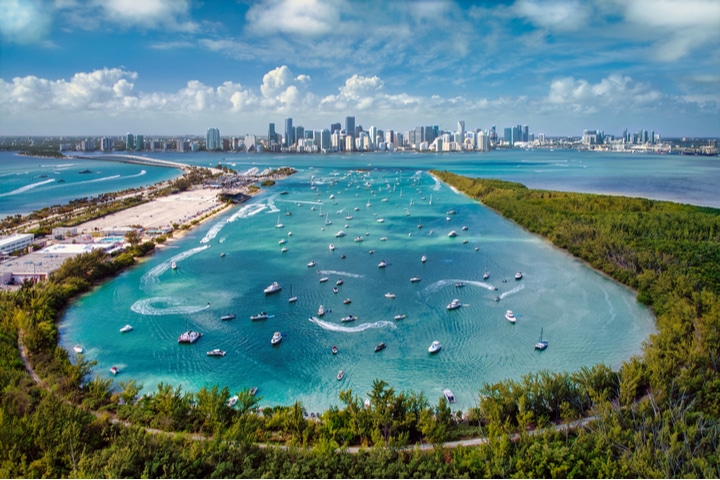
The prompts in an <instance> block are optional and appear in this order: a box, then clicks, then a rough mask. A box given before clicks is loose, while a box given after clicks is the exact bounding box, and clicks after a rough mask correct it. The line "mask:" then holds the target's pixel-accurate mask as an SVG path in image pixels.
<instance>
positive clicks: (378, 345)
mask: <svg viewBox="0 0 720 480" xmlns="http://www.w3.org/2000/svg"><path fill="white" fill-rule="evenodd" d="M385 347H387V345H385V342H380V343H378V344H377V345H375V351H376V352H379V351H380V350H384V349H385Z"/></svg>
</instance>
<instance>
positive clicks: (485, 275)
mask: <svg viewBox="0 0 720 480" xmlns="http://www.w3.org/2000/svg"><path fill="white" fill-rule="evenodd" d="M488 278H490V272H488V271H487V270H485V273H483V280H487V279H488Z"/></svg>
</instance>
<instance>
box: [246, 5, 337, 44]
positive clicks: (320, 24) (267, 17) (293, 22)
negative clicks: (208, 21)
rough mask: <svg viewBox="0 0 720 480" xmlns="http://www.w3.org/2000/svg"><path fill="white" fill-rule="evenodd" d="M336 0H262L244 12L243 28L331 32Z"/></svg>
mask: <svg viewBox="0 0 720 480" xmlns="http://www.w3.org/2000/svg"><path fill="white" fill-rule="evenodd" d="M340 3H341V2H338V1H324V0H265V1H263V2H260V3H258V4H255V5H252V6H251V7H250V8H249V9H248V11H247V14H246V19H247V28H248V30H249V31H250V32H251V33H255V34H261V35H266V34H276V33H278V32H280V33H289V34H295V35H304V36H310V37H314V36H318V35H324V34H327V33H331V32H333V31H334V30H335V29H337V28H338V26H339V23H340V13H339V6H340Z"/></svg>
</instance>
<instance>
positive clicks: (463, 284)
mask: <svg viewBox="0 0 720 480" xmlns="http://www.w3.org/2000/svg"><path fill="white" fill-rule="evenodd" d="M464 286H465V282H455V288H463V287H464Z"/></svg>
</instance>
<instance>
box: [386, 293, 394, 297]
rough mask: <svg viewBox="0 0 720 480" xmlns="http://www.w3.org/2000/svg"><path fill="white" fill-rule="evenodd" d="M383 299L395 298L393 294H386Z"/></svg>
mask: <svg viewBox="0 0 720 480" xmlns="http://www.w3.org/2000/svg"><path fill="white" fill-rule="evenodd" d="M385 298H395V294H394V293H390V292H388V293H386V294H385Z"/></svg>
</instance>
